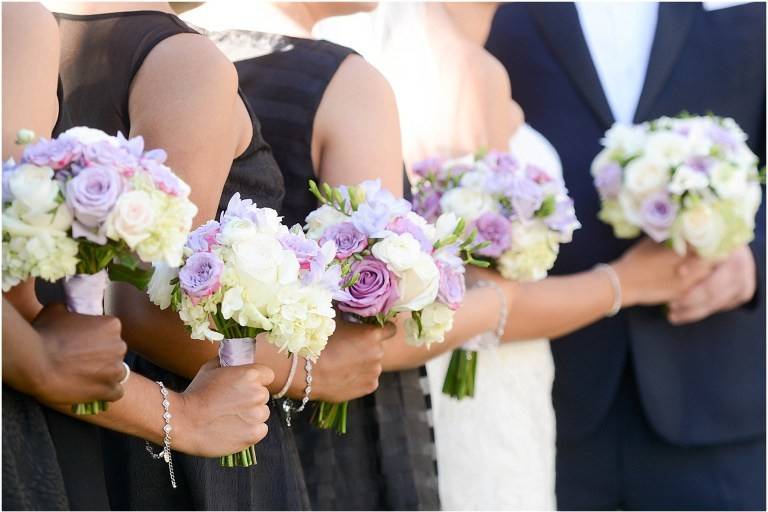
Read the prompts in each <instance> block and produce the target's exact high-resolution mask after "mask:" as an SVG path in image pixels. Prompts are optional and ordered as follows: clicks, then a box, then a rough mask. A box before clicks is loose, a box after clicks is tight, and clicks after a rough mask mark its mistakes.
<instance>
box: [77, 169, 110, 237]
mask: <svg viewBox="0 0 768 512" xmlns="http://www.w3.org/2000/svg"><path fill="white" fill-rule="evenodd" d="M122 191H123V179H122V178H121V177H120V175H119V174H118V173H117V171H115V170H114V169H113V168H111V167H105V166H102V165H94V166H92V167H86V168H85V169H83V170H82V171H80V172H79V173H78V174H77V176H75V177H74V178H72V179H71V180H69V181H68V182H67V188H66V196H67V204H68V205H69V207H70V208H71V209H72V212H73V213H74V215H75V219H76V220H77V221H78V222H79V223H80V224H82V225H83V226H85V227H89V228H95V227H99V225H100V224H101V223H102V222H104V220H105V219H106V218H107V215H109V212H111V211H112V207H114V206H115V203H116V202H117V199H118V198H119V197H120V194H121V193H122Z"/></svg>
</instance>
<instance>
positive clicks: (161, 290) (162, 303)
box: [147, 262, 179, 309]
mask: <svg viewBox="0 0 768 512" xmlns="http://www.w3.org/2000/svg"><path fill="white" fill-rule="evenodd" d="M152 267H153V270H154V271H153V272H152V278H151V279H150V280H149V285H148V286H147V294H148V295H149V300H150V301H152V304H154V305H155V306H158V307H159V308H160V309H166V308H167V307H168V306H170V305H171V292H173V285H172V284H171V281H172V280H173V279H174V278H176V277H177V276H178V275H179V269H178V267H171V266H170V265H167V264H165V263H163V262H159V263H154V264H153V265H152Z"/></svg>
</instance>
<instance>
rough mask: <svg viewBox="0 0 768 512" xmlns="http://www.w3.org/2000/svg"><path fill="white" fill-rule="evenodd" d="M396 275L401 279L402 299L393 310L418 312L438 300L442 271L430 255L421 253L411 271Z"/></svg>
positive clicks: (399, 287) (399, 299) (399, 283)
mask: <svg viewBox="0 0 768 512" xmlns="http://www.w3.org/2000/svg"><path fill="white" fill-rule="evenodd" d="M395 273H396V274H397V275H398V277H399V278H400V281H399V282H398V290H399V291H400V298H398V299H397V302H395V305H394V306H393V308H392V309H393V310H395V311H418V310H420V309H423V308H424V307H425V306H427V305H428V304H431V303H432V302H434V301H435V300H436V299H437V292H438V289H439V288H440V270H439V269H438V268H437V265H436V264H435V261H434V260H433V259H432V256H430V255H429V254H426V253H423V252H420V253H419V255H418V256H417V258H416V261H415V262H414V264H413V266H412V267H411V268H410V269H408V270H405V271H402V272H397V271H395Z"/></svg>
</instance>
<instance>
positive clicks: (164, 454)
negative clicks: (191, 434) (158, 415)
mask: <svg viewBox="0 0 768 512" xmlns="http://www.w3.org/2000/svg"><path fill="white" fill-rule="evenodd" d="M155 382H156V383H157V385H158V386H160V394H161V395H163V411H164V412H163V421H164V422H165V425H163V449H162V450H160V452H159V453H155V451H154V450H153V449H152V445H151V444H150V443H149V441H144V443H145V446H146V448H147V452H148V453H149V455H151V456H152V458H153V459H155V460H160V459H163V460H164V461H165V463H166V464H168V474H169V475H170V476H171V487H173V488H174V489H175V488H176V476H175V475H174V473H173V458H172V457H171V430H173V428H172V427H171V418H172V417H173V416H172V415H171V412H170V406H171V402H169V401H168V390H167V389H166V387H165V384H163V382H162V381H159V380H157V381H155Z"/></svg>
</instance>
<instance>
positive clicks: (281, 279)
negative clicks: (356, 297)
mask: <svg viewBox="0 0 768 512" xmlns="http://www.w3.org/2000/svg"><path fill="white" fill-rule="evenodd" d="M335 254H336V246H335V245H334V244H333V242H327V243H323V244H318V243H317V242H316V241H314V240H311V239H308V238H306V237H305V235H304V232H303V231H302V230H301V228H300V226H298V225H297V226H294V228H292V229H290V230H289V229H288V228H287V227H286V226H285V225H283V224H282V223H281V218H280V217H278V215H277V212H276V211H275V210H272V209H270V208H257V207H256V205H255V204H253V202H252V201H251V200H249V199H241V198H240V194H239V193H236V194H235V195H234V196H232V198H231V199H230V201H229V204H228V205H227V209H226V210H225V211H224V212H223V213H222V214H221V217H220V220H219V221H218V222H217V221H215V220H211V221H209V222H207V223H206V224H204V225H202V226H200V227H198V228H197V229H195V230H194V231H192V233H191V234H190V235H189V239H188V240H187V243H186V245H185V247H184V258H183V264H182V266H181V268H180V269H175V268H172V267H169V266H164V265H161V266H158V267H157V268H156V271H155V274H154V275H153V276H152V281H151V282H150V285H149V289H148V293H149V296H150V299H151V300H152V302H153V303H155V304H156V305H158V306H160V307H161V308H162V309H166V308H168V307H169V306H171V307H172V308H173V310H174V311H177V312H178V313H179V317H180V318H181V320H182V321H183V322H184V324H185V325H186V327H187V328H188V330H189V332H190V334H191V337H192V338H193V339H199V340H210V341H215V342H219V360H220V364H221V366H236V365H243V364H250V363H253V362H254V349H255V339H254V338H255V337H256V336H257V335H259V334H260V333H267V335H266V340H267V341H268V342H269V343H272V344H274V345H276V346H277V347H279V349H280V351H281V352H282V351H285V352H288V353H293V354H296V355H298V356H302V357H305V358H308V359H310V360H313V361H314V360H316V359H317V357H318V356H319V355H320V352H321V351H322V350H323V348H324V347H325V344H326V342H327V341H328V337H329V336H330V335H331V334H332V333H333V331H334V330H335V328H336V323H335V321H334V317H335V315H336V312H335V310H334V309H333V305H332V302H331V301H332V298H333V296H334V294H336V293H338V292H339V281H340V280H341V268H340V267H339V265H336V264H333V259H334V256H335ZM255 462H256V458H255V449H254V447H253V446H251V447H249V448H248V449H246V450H243V451H242V452H240V453H236V454H233V455H228V456H226V457H222V458H221V461H220V463H221V465H222V466H227V467H233V466H250V465H252V464H255Z"/></svg>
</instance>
